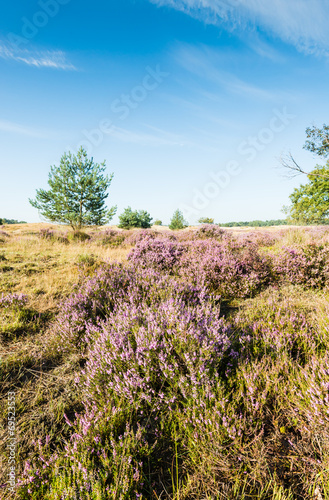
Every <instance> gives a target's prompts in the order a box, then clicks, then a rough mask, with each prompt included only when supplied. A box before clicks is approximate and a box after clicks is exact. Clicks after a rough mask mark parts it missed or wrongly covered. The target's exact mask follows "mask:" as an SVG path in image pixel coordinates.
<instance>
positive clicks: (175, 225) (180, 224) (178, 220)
mask: <svg viewBox="0 0 329 500" xmlns="http://www.w3.org/2000/svg"><path fill="white" fill-rule="evenodd" d="M184 227H188V222H186V221H185V220H184V216H183V214H182V212H181V211H180V210H176V211H175V212H174V215H173V216H172V218H171V221H170V224H169V229H184Z"/></svg>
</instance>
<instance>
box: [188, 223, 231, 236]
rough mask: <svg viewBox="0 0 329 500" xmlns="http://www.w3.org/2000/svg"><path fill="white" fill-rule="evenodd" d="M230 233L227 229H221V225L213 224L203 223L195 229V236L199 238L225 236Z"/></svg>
mask: <svg viewBox="0 0 329 500" xmlns="http://www.w3.org/2000/svg"><path fill="white" fill-rule="evenodd" d="M226 235H228V233H227V231H225V229H221V228H220V227H219V226H215V225H213V224H203V225H202V226H201V227H198V229H196V230H195V233H194V237H195V238H198V239H202V238H215V239H218V238H220V239H221V238H223V237H224V236H226Z"/></svg>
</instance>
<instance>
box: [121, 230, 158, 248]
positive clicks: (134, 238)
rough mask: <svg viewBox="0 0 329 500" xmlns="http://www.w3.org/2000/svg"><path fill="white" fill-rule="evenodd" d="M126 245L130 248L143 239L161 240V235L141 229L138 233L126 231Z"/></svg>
mask: <svg viewBox="0 0 329 500" xmlns="http://www.w3.org/2000/svg"><path fill="white" fill-rule="evenodd" d="M126 233H127V234H126V244H127V245H130V246H134V245H136V244H137V243H138V242H139V241H143V240H144V239H154V238H159V237H160V238H161V233H160V234H159V233H157V232H156V231H153V230H152V229H142V230H140V231H133V232H131V231H126Z"/></svg>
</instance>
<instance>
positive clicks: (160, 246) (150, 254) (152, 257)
mask: <svg viewBox="0 0 329 500" xmlns="http://www.w3.org/2000/svg"><path fill="white" fill-rule="evenodd" d="M183 251H184V248H183V246H182V245H181V244H179V243H176V242H175V243H174V242H172V241H170V240H168V239H153V238H145V239H143V240H141V241H139V242H138V243H137V244H136V246H135V248H134V249H133V250H132V251H131V252H130V254H129V256H128V259H129V260H131V262H133V263H134V264H135V265H136V266H138V267H141V268H149V267H152V268H155V269H158V270H161V271H168V272H170V271H171V270H172V269H173V268H174V266H175V265H176V264H177V263H178V262H179V259H180V257H181V255H182V253H183Z"/></svg>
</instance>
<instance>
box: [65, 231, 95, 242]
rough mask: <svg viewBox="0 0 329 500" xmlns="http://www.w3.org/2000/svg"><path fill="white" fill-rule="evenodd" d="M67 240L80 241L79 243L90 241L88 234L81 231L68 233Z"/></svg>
mask: <svg viewBox="0 0 329 500" xmlns="http://www.w3.org/2000/svg"><path fill="white" fill-rule="evenodd" d="M67 238H68V240H69V241H81V242H84V241H87V240H90V239H91V237H90V236H89V234H87V233H85V232H83V231H72V232H71V233H68V235H67Z"/></svg>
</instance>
